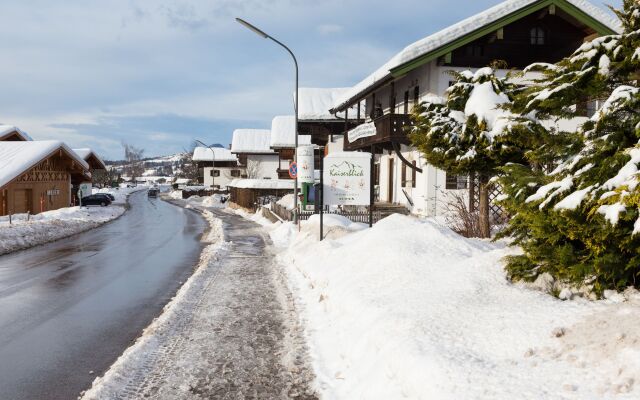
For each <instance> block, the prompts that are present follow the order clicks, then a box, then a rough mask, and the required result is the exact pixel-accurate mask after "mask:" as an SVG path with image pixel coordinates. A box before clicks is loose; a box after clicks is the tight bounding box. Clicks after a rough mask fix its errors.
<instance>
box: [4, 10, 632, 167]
mask: <svg viewBox="0 0 640 400" xmlns="http://www.w3.org/2000/svg"><path fill="white" fill-rule="evenodd" d="M499 2H500V1H499V0H455V1H451V0H429V1H424V0H396V1H394V2H389V1H388V0H387V1H378V0H315V1H307V0H244V1H231V0H182V1H172V0H148V1H137V0H109V1H97V0H95V1H87V0H84V1H82V0H66V1H52V0H24V1H19V2H10V1H8V0H5V1H3V2H2V3H3V4H2V5H1V6H0V10H1V12H2V15H3V18H2V20H3V22H2V24H0V33H1V37H2V40H1V41H0V54H2V60H3V62H2V63H1V64H0V80H1V82H2V84H1V85H0V87H2V96H0V122H2V123H6V124H14V125H17V126H19V127H21V128H22V129H24V130H26V131H27V132H29V133H30V134H31V135H32V136H33V137H34V138H35V139H59V140H64V141H66V142H67V143H68V144H70V145H71V146H73V147H85V146H88V147H92V148H94V149H95V150H97V151H98V152H99V153H101V154H102V155H103V156H104V157H105V158H107V159H117V158H120V157H121V156H122V148H121V143H122V141H126V142H129V143H132V144H134V145H136V146H139V147H142V148H144V149H145V151H146V152H145V154H146V155H149V156H152V155H153V156H155V155H164V154H170V153H173V152H177V151H180V150H182V149H184V148H188V147H189V146H190V143H192V142H193V139H200V140H202V141H205V142H209V143H223V144H228V143H229V142H230V140H231V133H232V132H233V129H235V128H268V127H269V126H270V122H271V119H272V117H273V116H274V115H280V114H291V113H292V110H293V105H292V97H291V93H292V91H293V66H292V63H291V60H290V58H289V56H288V55H287V54H286V53H285V52H284V51H283V50H282V49H280V48H279V47H277V46H276V45H275V44H273V43H271V42H269V41H267V40H264V39H262V38H260V37H258V36H256V35H255V34H253V33H251V32H250V31H248V30H246V29H245V28H243V27H242V26H240V25H238V24H237V23H236V22H235V21H234V17H236V16H239V17H242V18H245V19H247V20H249V21H250V22H252V23H254V24H255V25H257V26H259V27H261V28H262V29H263V30H265V31H266V32H268V33H270V34H271V35H273V36H274V37H276V38H278V39H280V40H282V41H283V42H285V43H287V44H288V45H289V46H290V47H291V48H292V49H293V51H294V52H295V53H296V55H297V57H298V60H299V62H300V84H301V86H314V87H315V86H317V87H341V86H351V85H353V84H355V83H357V82H358V81H359V80H360V79H362V78H364V77H365V76H366V75H368V74H369V73H370V72H371V71H373V70H374V69H375V68H377V67H378V66H380V65H381V64H382V63H384V62H385V61H387V59H388V58H389V57H391V56H392V55H393V54H395V53H396V52H397V51H399V50H400V49H402V48H403V47H404V46H406V45H408V44H409V43H411V42H413V41H415V40H417V39H419V38H422V37H424V36H427V35H428V34H430V33H433V32H435V31H438V30H440V29H442V28H444V27H446V26H448V25H450V24H452V23H455V22H457V21H459V20H460V19H463V18H465V17H468V16H470V15H473V14H474V13H477V12H480V11H482V10H484V9H486V8H488V7H490V6H492V5H495V4H497V3H499ZM593 2H594V4H597V5H603V4H613V5H614V6H619V4H620V0H615V1H608V2H606V3H605V2H600V1H593ZM390 10H392V11H390Z"/></svg>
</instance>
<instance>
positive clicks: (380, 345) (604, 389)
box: [267, 215, 640, 399]
mask: <svg viewBox="0 0 640 400" xmlns="http://www.w3.org/2000/svg"><path fill="white" fill-rule="evenodd" d="M326 222H327V223H326V226H325V232H326V235H327V236H326V237H327V238H326V239H325V240H324V241H323V242H319V241H318V219H317V218H312V219H311V220H310V221H308V222H303V223H302V226H301V231H300V232H298V229H297V227H295V226H294V225H293V224H291V223H285V224H281V223H278V224H275V225H272V226H271V227H267V229H268V230H270V235H271V238H272V241H273V242H274V244H275V245H276V246H279V248H280V254H279V256H278V259H279V263H280V264H281V266H282V267H283V269H284V270H285V271H286V273H287V276H288V279H289V283H290V286H291V289H292V291H293V293H294V297H295V300H296V304H297V308H298V310H299V311H300V313H301V314H300V318H301V321H302V323H303V325H304V326H305V330H306V332H305V334H306V338H307V341H308V346H309V349H310V355H311V357H312V359H313V366H314V370H315V371H314V372H315V373H316V376H317V378H316V382H315V383H316V386H317V389H318V390H319V392H320V393H321V394H322V395H323V398H326V399H402V398H407V399H516V398H517V399H637V398H639V397H640V388H636V386H638V385H640V323H638V320H637V318H636V316H637V315H638V313H639V312H640V295H639V294H638V292H637V291H635V290H629V291H627V292H626V293H625V294H624V295H618V296H611V297H610V300H603V301H597V302H590V301H587V300H583V299H578V300H573V301H561V300H558V299H556V298H554V297H552V296H550V295H548V294H545V293H542V292H539V291H535V290H532V289H530V288H526V287H524V286H521V285H513V284H511V283H509V282H508V281H507V280H506V279H505V273H504V271H503V263H502V262H501V259H502V258H503V257H504V256H506V255H508V254H512V253H513V252H514V250H512V249H509V248H507V247H506V246H505V245H504V244H500V243H490V242H486V241H481V240H472V239H465V238H463V237H460V236H458V235H457V234H455V233H454V232H452V231H451V230H449V229H448V228H446V227H443V226H442V225H440V224H438V223H436V222H434V221H432V220H418V219H415V218H412V217H406V216H400V215H392V216H390V217H388V218H386V219H384V220H382V221H380V222H379V223H377V224H376V225H375V226H374V227H373V228H372V229H368V228H366V226H364V225H362V224H355V223H351V222H350V221H348V220H345V219H343V218H341V217H337V216H327V217H326Z"/></svg>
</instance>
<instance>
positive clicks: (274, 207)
mask: <svg viewBox="0 0 640 400" xmlns="http://www.w3.org/2000/svg"><path fill="white" fill-rule="evenodd" d="M271 212H272V213H274V214H276V215H277V216H278V217H280V218H281V219H283V220H285V221H293V210H289V209H287V208H285V207H283V206H281V205H279V204H277V203H271ZM318 213H319V212H317V211H301V212H300V214H299V215H298V217H299V219H300V220H301V221H306V220H308V219H309V218H311V216H312V215H314V214H318ZM324 214H325V215H340V216H342V217H345V218H348V219H349V220H351V221H352V222H360V223H363V224H368V223H369V213H368V212H362V211H344V210H331V211H330V210H328V209H325V211H324ZM389 214H390V213H383V212H381V211H374V212H373V223H376V222H378V221H380V220H381V219H382V218H384V217H387V216H388V215H389Z"/></svg>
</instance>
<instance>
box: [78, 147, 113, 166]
mask: <svg viewBox="0 0 640 400" xmlns="http://www.w3.org/2000/svg"><path fill="white" fill-rule="evenodd" d="M73 151H74V152H75V153H76V154H77V155H79V156H80V158H82V159H83V160H85V161H86V162H87V164H89V169H90V170H91V171H95V170H97V169H100V170H102V169H107V166H106V165H105V163H104V161H102V159H101V158H100V157H99V156H98V155H97V154H96V153H95V152H94V151H93V150H91V149H88V148H85V149H73Z"/></svg>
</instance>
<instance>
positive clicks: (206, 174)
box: [192, 147, 245, 190]
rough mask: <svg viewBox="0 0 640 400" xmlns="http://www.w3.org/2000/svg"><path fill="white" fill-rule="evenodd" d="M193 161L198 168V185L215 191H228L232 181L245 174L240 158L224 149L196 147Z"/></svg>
mask: <svg viewBox="0 0 640 400" xmlns="http://www.w3.org/2000/svg"><path fill="white" fill-rule="evenodd" d="M192 159H193V161H194V162H195V163H196V165H197V166H198V171H199V177H198V183H200V184H203V185H205V186H208V187H212V188H214V189H221V190H226V189H227V186H228V185H229V183H230V182H231V181H233V180H234V179H236V178H240V177H241V176H242V175H243V174H244V173H245V172H244V170H245V169H244V167H242V166H241V165H240V164H239V163H238V157H237V156H236V155H235V154H232V153H231V150H229V149H225V148H222V147H196V148H195V149H194V150H193V157H192Z"/></svg>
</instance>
